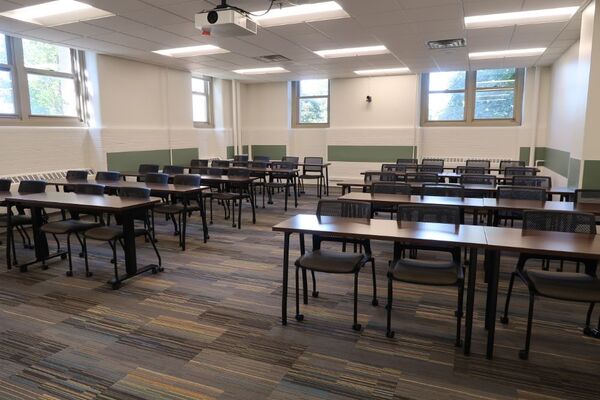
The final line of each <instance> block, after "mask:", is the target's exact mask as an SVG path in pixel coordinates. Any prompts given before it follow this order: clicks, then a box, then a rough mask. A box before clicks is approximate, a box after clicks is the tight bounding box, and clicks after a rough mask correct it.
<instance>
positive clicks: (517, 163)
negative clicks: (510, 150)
mask: <svg viewBox="0 0 600 400" xmlns="http://www.w3.org/2000/svg"><path fill="white" fill-rule="evenodd" d="M524 166H526V163H525V161H518V160H502V161H500V173H501V174H503V173H504V170H505V169H506V167H524Z"/></svg>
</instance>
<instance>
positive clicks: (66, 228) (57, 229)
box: [41, 219, 102, 235]
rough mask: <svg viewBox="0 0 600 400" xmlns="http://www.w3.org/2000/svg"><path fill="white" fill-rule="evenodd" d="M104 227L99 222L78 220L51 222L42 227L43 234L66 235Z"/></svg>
mask: <svg viewBox="0 0 600 400" xmlns="http://www.w3.org/2000/svg"><path fill="white" fill-rule="evenodd" d="M100 226H102V224H101V223H99V222H93V221H81V220H77V219H68V220H65V221H57V222H50V223H48V224H45V225H42V227H41V230H42V232H46V233H54V234H57V235H64V234H67V233H77V232H83V231H87V230H88V229H92V228H98V227H100Z"/></svg>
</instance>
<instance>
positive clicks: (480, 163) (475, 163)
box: [465, 159, 491, 174]
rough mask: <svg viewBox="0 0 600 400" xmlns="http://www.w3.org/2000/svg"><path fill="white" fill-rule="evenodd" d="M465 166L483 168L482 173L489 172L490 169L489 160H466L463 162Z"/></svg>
mask: <svg viewBox="0 0 600 400" xmlns="http://www.w3.org/2000/svg"><path fill="white" fill-rule="evenodd" d="M465 164H466V166H467V167H478V168H484V172H483V174H486V173H488V172H489V170H490V164H491V162H490V160H473V159H470V160H467V162H466V163H465Z"/></svg>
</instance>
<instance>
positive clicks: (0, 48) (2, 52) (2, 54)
mask: <svg viewBox="0 0 600 400" xmlns="http://www.w3.org/2000/svg"><path fill="white" fill-rule="evenodd" d="M0 64H8V53H7V52H6V36H4V35H3V34H1V33H0Z"/></svg>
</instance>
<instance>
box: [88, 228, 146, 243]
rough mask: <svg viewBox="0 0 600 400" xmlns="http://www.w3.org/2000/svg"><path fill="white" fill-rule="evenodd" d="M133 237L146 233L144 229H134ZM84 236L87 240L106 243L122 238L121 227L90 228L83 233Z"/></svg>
mask: <svg viewBox="0 0 600 400" xmlns="http://www.w3.org/2000/svg"><path fill="white" fill-rule="evenodd" d="M134 232H135V236H141V235H144V234H145V233H146V230H145V229H144V228H135V230H134ZM84 236H85V237H86V238H88V239H95V240H102V241H105V242H108V241H110V240H117V239H120V238H122V237H123V227H121V226H118V225H117V226H101V227H99V228H92V229H89V230H87V231H85V232H84Z"/></svg>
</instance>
